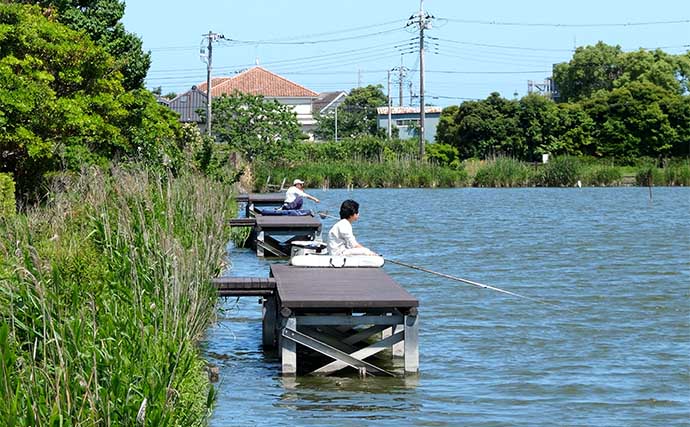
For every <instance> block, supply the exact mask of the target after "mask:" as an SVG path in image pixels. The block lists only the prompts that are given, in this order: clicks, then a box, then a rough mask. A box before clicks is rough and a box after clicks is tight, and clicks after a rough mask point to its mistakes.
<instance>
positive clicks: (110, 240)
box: [0, 169, 233, 426]
mask: <svg viewBox="0 0 690 427" xmlns="http://www.w3.org/2000/svg"><path fill="white" fill-rule="evenodd" d="M67 181H68V182H67V185H66V188H67V189H68V190H66V191H59V192H54V193H52V194H51V197H50V200H49V202H48V204H47V206H45V207H43V208H38V209H35V210H33V211H32V212H30V213H28V214H27V215H26V216H19V215H18V216H17V217H16V218H15V219H13V220H9V221H7V220H6V221H4V222H2V223H0V261H1V262H0V361H1V363H0V396H1V397H2V398H1V399H0V419H2V420H4V422H5V425H20V426H24V425H48V424H50V425H107V426H110V425H118V426H119V425H152V426H153V425H202V424H204V423H205V419H206V415H207V414H208V412H209V407H210V404H211V403H212V401H213V389H212V387H210V386H209V384H208V379H207V376H206V373H205V371H204V362H203V360H202V359H201V358H200V356H199V354H198V349H197V347H196V342H197V340H198V339H199V338H200V337H201V336H202V334H203V333H204V331H205V330H206V328H207V326H208V325H209V323H210V322H211V321H212V320H213V318H214V315H215V303H216V293H215V291H214V289H213V287H212V286H211V284H210V278H211V277H213V276H215V275H217V274H218V272H219V271H220V269H221V267H222V262H223V260H224V257H225V244H226V241H227V239H228V236H229V229H228V227H227V226H226V221H225V218H227V217H229V216H230V215H232V213H231V210H232V208H233V205H232V204H231V203H232V202H231V193H230V191H229V189H228V188H226V187H225V186H222V185H220V184H217V183H213V182H209V181H207V180H205V179H203V178H199V177H195V176H183V177H180V178H173V177H171V176H153V175H149V174H147V173H146V172H138V171H126V170H122V169H118V170H114V171H113V172H112V174H109V175H106V174H104V173H102V172H100V171H98V170H90V171H87V172H84V173H83V174H81V175H80V176H76V177H72V178H68V179H67Z"/></svg>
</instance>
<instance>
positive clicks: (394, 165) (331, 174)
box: [253, 160, 467, 191]
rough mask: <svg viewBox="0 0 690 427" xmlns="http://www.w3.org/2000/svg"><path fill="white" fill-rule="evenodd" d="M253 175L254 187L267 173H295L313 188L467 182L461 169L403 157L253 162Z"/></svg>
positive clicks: (288, 175) (276, 177) (275, 175)
mask: <svg viewBox="0 0 690 427" xmlns="http://www.w3.org/2000/svg"><path fill="white" fill-rule="evenodd" d="M253 176H254V189H255V190H256V191H260V190H261V189H262V186H263V185H264V183H265V182H266V180H267V179H268V177H269V176H270V177H271V180H272V181H278V182H280V181H282V179H283V178H288V180H291V179H294V178H296V177H299V178H300V179H302V180H304V181H305V182H306V183H307V186H310V187H316V188H319V187H331V188H347V187H348V186H350V185H352V186H355V187H359V188H391V187H461V186H464V185H466V183H467V173H466V172H465V171H464V170H463V169H455V168H449V167H441V166H438V165H434V164H430V163H428V162H420V161H405V160H399V161H398V160H396V161H387V162H383V163H380V162H366V161H355V160H350V161H342V162H337V161H327V162H324V161H322V162H302V163H299V164H296V165H294V166H290V167H286V166H282V165H276V164H274V163H271V162H255V163H254V168H253Z"/></svg>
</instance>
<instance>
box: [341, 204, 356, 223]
mask: <svg viewBox="0 0 690 427" xmlns="http://www.w3.org/2000/svg"><path fill="white" fill-rule="evenodd" d="M358 212H359V203H357V202H355V201H354V200H350V199H348V200H345V201H344V202H343V204H342V205H340V219H348V218H350V217H351V216H352V215H354V214H356V213H358Z"/></svg>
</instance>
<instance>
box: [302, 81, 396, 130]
mask: <svg viewBox="0 0 690 427" xmlns="http://www.w3.org/2000/svg"><path fill="white" fill-rule="evenodd" d="M387 103H388V99H387V97H386V95H385V94H384V93H383V90H382V86H381V85H369V86H365V87H358V88H354V89H352V90H351V91H350V93H349V95H348V96H347V97H346V98H345V101H343V103H342V104H341V105H340V106H339V107H338V135H339V138H356V137H360V136H367V135H368V136H379V137H383V136H385V133H386V131H385V129H379V127H378V123H377V111H376V109H377V108H378V107H382V106H385V105H387ZM316 121H317V124H316V132H315V134H316V136H317V137H318V138H320V139H334V137H335V114H328V115H324V116H317V117H316Z"/></svg>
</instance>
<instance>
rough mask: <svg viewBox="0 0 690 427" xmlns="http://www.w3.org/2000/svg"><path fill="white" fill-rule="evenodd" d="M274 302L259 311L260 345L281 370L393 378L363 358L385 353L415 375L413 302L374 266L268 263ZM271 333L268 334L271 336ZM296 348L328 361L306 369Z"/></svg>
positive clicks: (416, 341)
mask: <svg viewBox="0 0 690 427" xmlns="http://www.w3.org/2000/svg"><path fill="white" fill-rule="evenodd" d="M271 277H273V278H274V279H275V281H276V295H275V301H274V302H272V303H269V304H267V305H265V306H264V322H263V329H264V337H265V339H266V340H267V341H266V342H265V343H264V344H274V345H275V344H276V343H277V345H278V347H279V351H280V356H281V364H282V372H283V374H284V375H296V374H297V373H298V372H302V373H311V374H316V375H319V374H321V375H327V374H331V373H334V372H337V371H339V370H341V369H343V368H347V367H351V368H354V369H355V370H357V371H358V372H359V373H360V375H394V374H393V373H391V372H388V371H386V370H385V369H382V368H380V367H379V366H376V365H375V364H374V363H373V362H370V361H368V360H366V359H368V358H370V357H371V356H374V355H376V354H378V353H380V352H382V351H383V350H386V349H390V350H391V352H392V354H393V356H399V357H403V358H404V366H405V368H404V370H405V373H407V374H411V373H417V372H418V370H419V323H418V320H417V318H418V306H419V301H418V300H417V299H416V298H415V297H413V296H412V295H410V294H409V293H408V292H407V291H406V290H405V289H403V288H402V287H401V286H400V285H399V284H397V283H396V282H395V281H394V280H393V279H392V278H391V277H390V276H388V275H387V274H386V273H385V272H384V271H383V269H381V268H308V267H294V266H288V265H278V264H274V265H272V266H271ZM274 331H275V332H274ZM298 345H299V346H301V347H304V348H306V349H310V350H312V351H314V352H316V353H318V354H321V355H323V356H327V357H328V358H329V359H330V360H331V361H330V362H329V363H326V364H325V365H323V366H320V367H318V368H316V369H310V370H309V371H308V372H306V371H304V370H303V368H300V363H299V361H298V352H297V348H298Z"/></svg>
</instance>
